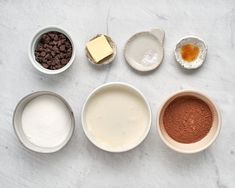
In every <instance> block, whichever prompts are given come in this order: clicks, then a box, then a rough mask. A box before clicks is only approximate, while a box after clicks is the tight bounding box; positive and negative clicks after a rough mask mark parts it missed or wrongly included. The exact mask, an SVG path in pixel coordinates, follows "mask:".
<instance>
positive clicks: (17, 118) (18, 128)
mask: <svg viewBox="0 0 235 188" xmlns="http://www.w3.org/2000/svg"><path fill="white" fill-rule="evenodd" d="M41 95H52V96H54V97H57V98H58V99H59V100H60V101H62V102H63V103H64V104H65V106H66V107H67V108H68V110H69V112H70V117H71V129H70V131H69V134H68V136H67V138H66V139H65V140H64V141H63V142H62V143H61V144H60V145H58V146H55V147H40V146H37V145H35V144H33V143H31V142H30V141H29V140H28V139H27V137H26V135H25V134H24V132H23V129H22V123H21V118H22V113H23V110H24V108H25V106H26V105H27V104H28V103H29V102H30V101H31V100H33V99H34V98H36V97H38V96H41ZM12 123H13V127H14V130H15V133H16V136H17V137H18V139H19V141H20V143H21V144H22V145H23V146H25V147H26V148H27V149H29V150H31V151H35V152H38V153H54V152H56V151H59V150H60V149H62V148H63V147H64V146H65V145H66V144H67V143H68V142H69V140H70V139H71V137H72V135H73V132H74V128H75V118H74V115H73V111H72V109H71V107H70V105H69V104H68V103H67V102H66V100H65V99H64V98H63V97H61V96H60V95H58V94H56V93H53V92H50V91H38V92H34V93H31V94H29V95H27V96H25V97H24V98H22V99H21V100H20V101H19V103H18V104H17V106H16V108H15V111H14V115H13V122H12Z"/></svg>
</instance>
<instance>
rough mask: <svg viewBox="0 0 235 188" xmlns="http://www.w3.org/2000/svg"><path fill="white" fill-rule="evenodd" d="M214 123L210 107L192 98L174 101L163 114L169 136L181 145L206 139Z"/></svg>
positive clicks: (181, 98) (180, 98) (186, 97)
mask: <svg viewBox="0 0 235 188" xmlns="http://www.w3.org/2000/svg"><path fill="white" fill-rule="evenodd" d="M212 122H213V116H212V112H211V110H210V108H209V106H208V105H207V104H206V103H205V102H204V101H202V100H201V99H198V98H196V97H192V96H184V97H178V98H176V99H174V100H173V101H172V102H171V103H170V104H169V105H168V106H167V107H166V109H165V112H164V114H163V125H164V128H165V130H166V132H167V134H168V135H169V136H170V137H171V138H172V139H174V140H175V141H177V142H181V143H194V142H197V141H199V140H201V139H202V138H204V137H205V136H206V135H207V134H208V132H209V131H210V129H211V126H212Z"/></svg>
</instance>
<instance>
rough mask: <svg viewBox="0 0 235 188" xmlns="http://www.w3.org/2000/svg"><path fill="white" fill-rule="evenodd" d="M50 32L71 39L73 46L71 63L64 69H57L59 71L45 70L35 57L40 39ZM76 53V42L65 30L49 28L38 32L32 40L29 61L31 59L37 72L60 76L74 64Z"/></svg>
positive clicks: (54, 27) (55, 27)
mask: <svg viewBox="0 0 235 188" xmlns="http://www.w3.org/2000/svg"><path fill="white" fill-rule="evenodd" d="M50 31H56V32H60V33H62V34H64V35H65V36H66V37H67V38H68V39H69V41H70V42H71V45H72V56H71V58H70V60H69V62H68V63H67V64H66V65H65V66H64V67H62V68H60V69H57V70H50V69H46V68H44V67H43V66H42V65H41V64H40V63H38V62H37V61H36V59H35V55H34V51H35V48H36V45H37V43H38V40H39V39H40V37H41V36H42V35H43V34H44V33H47V32H50ZM75 53H76V48H75V45H74V42H73V40H72V37H71V36H70V35H69V33H68V32H66V31H65V30H64V29H61V28H59V27H57V26H47V27H45V28H43V29H40V30H39V31H38V32H36V34H35V35H34V36H33V38H32V40H31V42H30V46H29V51H28V55H29V59H30V61H31V63H32V64H33V66H34V67H35V68H36V69H37V70H39V71H40V72H42V73H45V74H59V73H61V72H64V71H65V70H66V69H68V68H69V67H70V66H71V65H72V63H73V62H74V59H75Z"/></svg>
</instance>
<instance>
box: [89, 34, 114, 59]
mask: <svg viewBox="0 0 235 188" xmlns="http://www.w3.org/2000/svg"><path fill="white" fill-rule="evenodd" d="M86 47H87V50H88V51H89V53H90V55H91V57H92V58H93V59H94V60H95V62H96V63H98V62H99V61H101V60H102V59H104V58H106V57H108V56H109V55H111V54H112V53H113V49H112V48H111V46H110V45H109V43H108V41H107V39H106V38H105V36H104V35H101V36H99V37H97V38H95V39H94V40H91V41H89V42H88V43H87V44H86Z"/></svg>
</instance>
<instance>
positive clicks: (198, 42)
mask: <svg viewBox="0 0 235 188" xmlns="http://www.w3.org/2000/svg"><path fill="white" fill-rule="evenodd" d="M186 44H193V45H195V46H197V47H199V50H200V51H199V54H198V57H197V58H196V59H195V60H194V61H192V62H187V61H185V60H184V59H183V58H182V57H181V53H180V50H181V47H182V46H183V45H186ZM174 54H175V59H176V61H177V62H178V63H179V64H180V65H181V66H182V67H183V68H185V69H197V68H199V67H200V66H202V65H203V63H204V61H205V60H206V54H207V46H206V43H205V41H204V40H202V39H201V38H199V37H197V36H194V35H189V36H186V37H183V38H181V39H180V40H179V42H178V43H177V44H176V47H175V51H174Z"/></svg>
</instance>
